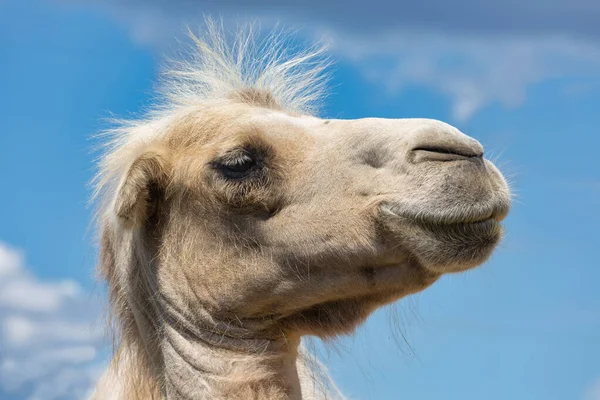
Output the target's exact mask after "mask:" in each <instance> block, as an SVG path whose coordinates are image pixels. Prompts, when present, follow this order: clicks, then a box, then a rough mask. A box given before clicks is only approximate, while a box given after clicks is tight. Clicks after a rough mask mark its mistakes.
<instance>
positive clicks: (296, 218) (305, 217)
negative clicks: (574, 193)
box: [94, 21, 509, 400]
mask: <svg viewBox="0 0 600 400" xmlns="http://www.w3.org/2000/svg"><path fill="white" fill-rule="evenodd" d="M193 41H194V43H195V46H196V47H195V51H194V52H192V54H191V57H190V58H189V59H188V61H182V62H177V63H174V64H173V65H174V67H173V68H172V69H170V70H168V71H167V72H166V73H165V75H164V76H165V80H164V82H163V84H162V89H161V90H160V92H159V93H160V94H161V98H160V102H159V103H158V105H157V106H156V107H155V109H154V110H152V111H151V112H149V113H148V114H147V117H145V118H142V119H140V120H137V121H121V122H120V124H119V125H118V127H117V128H115V129H114V130H112V131H110V132H108V133H107V134H106V135H105V136H106V143H107V144H106V147H105V148H104V151H103V154H102V156H101V157H100V160H99V169H98V174H97V176H96V178H95V180H94V184H95V193H94V197H95V199H97V200H98V204H99V208H98V217H97V220H98V224H99V228H100V231H101V241H100V242H101V251H100V262H99V265H98V271H99V274H100V276H101V277H102V279H104V280H105V281H106V283H107V285H108V288H109V301H110V307H111V315H112V325H111V330H112V333H113V335H114V342H115V349H116V350H115V357H114V359H113V361H112V363H111V366H110V368H109V371H108V372H107V373H106V375H105V376H104V378H103V379H102V381H101V382H100V383H99V385H98V389H97V393H96V395H95V397H94V398H95V399H99V400H101V399H169V400H172V399H181V400H183V399H257V400H258V399H275V400H277V399H281V400H284V399H294V400H298V399H301V398H302V399H321V400H322V399H341V398H342V397H343V396H342V395H341V394H340V393H339V391H338V390H337V389H336V387H335V385H334V384H333V383H332V382H331V381H330V380H329V378H328V377H327V374H326V371H325V370H324V368H323V367H322V366H321V365H320V364H319V363H318V362H316V361H315V360H314V359H312V358H311V357H310V356H308V355H307V354H306V352H303V351H301V350H299V348H300V347H299V344H300V339H301V337H302V336H304V335H317V336H320V337H331V336H335V335H339V334H344V333H350V332H352V330H353V329H354V328H355V327H356V326H357V325H358V324H360V323H361V322H363V321H364V320H365V319H366V318H367V316H368V315H369V314H370V313H371V312H372V311H373V310H374V309H376V308H377V307H380V306H382V305H384V304H387V303H390V302H392V301H395V300H397V299H399V298H401V297H403V296H406V295H409V294H411V293H415V292H417V291H420V290H423V289H424V288H426V287H427V286H429V285H431V284H432V283H433V282H435V281H436V280H437V279H438V278H439V276H440V275H441V274H443V273H447V272H458V271H462V270H465V269H468V268H472V267H475V266H476V265H479V264H481V263H482V262H484V261H485V260H486V259H487V257H488V256H489V254H490V253H491V251H492V249H493V248H494V247H495V245H496V244H497V243H498V241H499V240H500V237H501V233H502V229H501V227H500V224H499V221H500V220H501V219H502V218H504V216H505V215H506V213H507V211H508V207H509V193H508V189H507V187H506V184H505V182H504V179H503V178H502V175H501V174H500V173H499V172H498V170H497V169H496V168H495V167H494V166H493V165H492V164H491V163H490V162H488V161H487V160H484V159H483V157H482V153H483V149H482V148H481V145H480V144H479V143H478V142H476V141H475V140H473V139H471V138H469V137H467V136H466V135H464V134H462V133H461V132H459V131H458V130H457V129H455V128H453V127H451V126H449V125H447V124H444V123H442V122H439V121H432V120H382V119H364V120H356V121H343V120H322V119H319V118H317V117H314V116H312V115H313V113H314V112H315V111H316V105H317V103H318V101H319V100H320V98H321V95H322V94H323V89H324V79H323V74H322V72H323V70H324V68H325V66H326V60H325V59H324V57H323V55H322V52H323V50H322V48H321V47H313V48H309V49H308V50H304V51H297V50H296V51H293V52H290V51H289V50H288V46H289V41H286V40H284V39H282V38H281V37H279V36H278V35H272V36H270V37H269V38H268V39H267V40H265V41H263V42H259V41H257V40H256V35H255V34H253V33H252V31H251V30H245V31H241V32H240V33H238V34H235V35H233V36H231V35H228V34H227V33H226V32H224V31H223V30H222V28H219V27H218V26H217V25H216V24H214V23H212V22H210V21H208V22H207V33H206V35H205V36H204V37H203V38H196V37H193Z"/></svg>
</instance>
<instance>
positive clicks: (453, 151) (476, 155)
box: [412, 146, 483, 162]
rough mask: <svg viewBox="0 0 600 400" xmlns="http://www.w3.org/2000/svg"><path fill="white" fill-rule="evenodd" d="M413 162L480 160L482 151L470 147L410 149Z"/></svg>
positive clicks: (420, 147)
mask: <svg viewBox="0 0 600 400" xmlns="http://www.w3.org/2000/svg"><path fill="white" fill-rule="evenodd" d="M412 153H413V162H421V161H456V160H468V159H480V158H482V157H483V151H479V150H478V149H477V150H475V149H472V148H470V147H462V146H461V147H449V146H419V147H415V148H414V149H412Z"/></svg>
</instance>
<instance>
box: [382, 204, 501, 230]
mask: <svg viewBox="0 0 600 400" xmlns="http://www.w3.org/2000/svg"><path fill="white" fill-rule="evenodd" d="M381 211H382V212H383V213H384V214H385V215H388V216H391V217H396V218H402V219H406V220H408V221H410V222H413V223H416V224H417V225H425V226H430V227H443V226H447V227H453V226H454V227H457V226H469V225H473V226H475V225H478V224H482V223H487V222H495V223H500V222H502V221H503V220H504V219H505V218H506V216H507V215H508V207H502V206H497V207H494V208H491V209H489V210H488V211H483V212H478V213H474V214H468V213H467V212H465V213H464V214H463V215H450V214H447V215H444V214H439V215H435V214H429V213H423V212H410V211H408V210H405V209H403V208H402V207H398V206H396V205H393V204H382V206H381Z"/></svg>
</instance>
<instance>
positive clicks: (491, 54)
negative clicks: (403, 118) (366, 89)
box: [328, 31, 600, 121]
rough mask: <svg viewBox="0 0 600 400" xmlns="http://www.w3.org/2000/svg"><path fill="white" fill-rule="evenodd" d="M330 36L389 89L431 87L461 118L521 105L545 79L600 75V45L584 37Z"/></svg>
mask: <svg viewBox="0 0 600 400" xmlns="http://www.w3.org/2000/svg"><path fill="white" fill-rule="evenodd" d="M328 35H329V36H330V37H331V38H332V43H333V44H334V46H335V50H336V51H337V52H338V53H339V54H341V55H342V56H343V57H345V58H348V59H349V60H350V61H352V62H354V63H355V64H356V65H357V66H358V67H359V68H360V69H361V70H362V71H363V72H364V74H365V76H366V77H367V78H368V79H369V80H371V81H372V82H374V83H377V84H380V85H382V86H384V87H385V89H386V90H387V91H388V93H389V94H391V95H394V94H396V93H398V92H399V91H400V90H402V89H403V88H404V87H406V86H408V85H419V86H424V87H427V88H428V89H430V90H432V91H435V92H440V93H442V94H444V95H446V96H448V97H449V98H450V99H451V100H452V113H453V116H454V118H456V119H458V120H461V121H464V120H466V119H469V118H471V117H472V116H473V115H474V114H475V113H476V112H478V111H479V110H481V109H482V108H484V107H485V106H488V105H490V104H492V103H500V104H502V105H503V106H505V107H506V108H515V107H518V106H520V105H522V104H523V102H524V101H525V99H526V96H527V91H528V90H529V89H530V88H531V87H532V86H533V85H535V84H537V83H540V82H543V81H546V80H550V79H554V78H559V77H563V76H569V75H578V76H581V75H584V76H595V77H598V76H600V47H599V46H598V45H596V44H594V43H592V42H585V41H583V40H581V39H569V38H564V37H523V36H506V35H505V36H489V35H488V36H485V35H481V36H465V35H457V34H454V35H443V34H433V33H418V34H417V33H412V32H405V31H391V32H388V33H387V34H380V35H376V36H360V37H358V36H353V35H349V34H341V33H337V32H330V33H328Z"/></svg>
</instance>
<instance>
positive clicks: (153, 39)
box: [94, 0, 600, 121]
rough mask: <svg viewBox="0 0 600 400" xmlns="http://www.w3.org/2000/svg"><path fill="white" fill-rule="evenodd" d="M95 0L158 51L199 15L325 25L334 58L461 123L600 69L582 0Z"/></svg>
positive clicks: (597, 34)
mask: <svg viewBox="0 0 600 400" xmlns="http://www.w3.org/2000/svg"><path fill="white" fill-rule="evenodd" d="M94 2H95V3H100V4H102V5H104V6H105V10H107V11H108V12H109V13H110V15H112V16H113V17H114V18H116V19H117V20H119V21H121V22H122V23H123V24H124V25H125V26H126V27H127V28H128V29H129V32H130V33H131V35H132V37H133V38H134V40H136V41H137V42H139V43H143V44H151V45H152V46H158V47H159V48H161V52H163V51H164V50H165V49H166V48H172V47H175V46H172V44H173V43H174V41H173V39H174V38H175V37H181V36H182V34H183V29H184V24H188V25H190V26H191V27H195V26H198V25H199V24H200V23H201V21H202V16H203V13H212V14H215V15H223V16H224V17H225V20H226V21H229V20H231V18H230V17H231V16H233V15H235V16H240V15H241V16H243V17H242V18H241V20H242V21H243V19H244V18H245V19H258V20H260V21H262V22H263V24H264V25H265V26H269V25H272V24H274V23H275V22H276V21H279V22H281V24H282V25H285V26H287V25H290V26H305V27H307V29H306V31H309V32H311V33H309V34H315V35H317V36H321V35H322V34H323V33H324V32H325V33H326V34H327V36H329V37H330V38H331V39H332V43H333V46H334V51H335V52H336V53H337V55H338V56H339V57H340V58H342V59H347V60H350V61H351V62H353V63H355V64H356V65H357V66H358V68H359V69H360V70H361V71H362V72H363V73H364V75H365V76H366V77H367V78H368V79H369V80H371V81H372V82H373V83H374V84H378V85H381V86H383V87H385V88H386V89H387V90H388V94H389V95H390V96H394V95H397V94H398V93H399V92H400V91H401V90H402V88H404V87H406V86H408V85H416V86H421V87H425V88H427V89H429V90H431V91H434V92H438V93H442V94H443V95H445V96H447V97H448V98H449V99H450V100H451V102H452V113H453V116H454V118H455V119H457V120H461V121H464V120H467V119H469V118H471V117H472V116H473V115H475V114H476V113H477V112H478V111H480V110H481V109H483V108H485V107H486V106H489V105H490V104H494V103H497V104H500V105H502V106H504V107H505V108H507V109H511V108H515V107H519V106H520V105H522V104H523V103H524V101H525V100H526V98H527V93H528V91H529V90H530V88H531V87H532V86H533V85H535V84H538V83H540V82H544V81H546V80H549V79H553V78H557V77H563V76H569V75H577V76H581V75H587V76H593V77H599V76H600V42H599V38H600V28H598V26H600V25H598V24H597V23H596V19H595V18H593V19H590V15H593V14H594V13H595V15H597V13H598V12H600V5H599V4H600V3H598V2H594V1H588V0H576V1H575V2H554V3H552V4H551V5H549V4H547V2H543V1H542V0H534V3H539V4H538V5H537V6H536V5H534V4H532V3H530V2H529V3H527V5H526V6H525V3H524V2H519V1H508V2H501V3H500V2H496V3H489V2H479V1H475V0H460V1H458V2H452V4H451V5H449V3H448V2H445V1H441V0H432V1H431V2H429V3H430V4H429V6H423V5H421V3H415V2H399V3H397V4H396V3H394V4H392V3H390V2H388V1H382V0H381V1H380V0H375V1H374V2H371V3H369V7H360V8H356V7H353V6H352V4H347V3H344V4H340V3H337V2H335V1H333V2H322V1H316V0H315V1H313V0H308V1H304V2H295V3H291V2H273V1H270V0H261V1H250V2H247V1H241V0H240V1H235V0H228V1H223V2H219V3H218V5H217V4H216V3H212V2H210V3H208V2H206V3H204V2H189V1H185V0H175V1H166V0H152V1H147V2H141V1H136V0H129V1H124V2H121V1H119V2H116V1H111V0H96V1H94ZM286 3H287V4H286ZM432 10H435V11H436V12H432ZM237 20H240V18H239V17H237ZM167 52H168V50H167Z"/></svg>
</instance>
